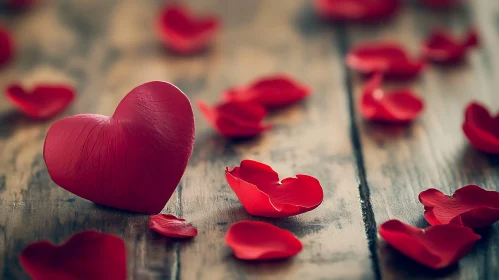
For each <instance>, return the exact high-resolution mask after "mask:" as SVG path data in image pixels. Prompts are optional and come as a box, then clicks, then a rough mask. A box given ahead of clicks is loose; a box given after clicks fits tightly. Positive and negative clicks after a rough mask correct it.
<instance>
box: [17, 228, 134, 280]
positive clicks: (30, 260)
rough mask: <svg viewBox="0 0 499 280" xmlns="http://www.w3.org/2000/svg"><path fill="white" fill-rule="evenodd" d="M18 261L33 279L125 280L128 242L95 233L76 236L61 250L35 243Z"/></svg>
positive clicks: (48, 244) (112, 236) (87, 232)
mask: <svg viewBox="0 0 499 280" xmlns="http://www.w3.org/2000/svg"><path fill="white" fill-rule="evenodd" d="M19 260H20V262H21V265H22V267H23V268H24V270H26V272H27V273H28V274H29V275H30V276H31V277H33V279H39V280H41V279H44V280H48V279H95V280H98V279H106V280H124V279H126V250H125V242H123V240H122V239H121V238H119V237H116V236H114V235H111V234H105V233H100V232H97V231H93V230H89V231H84V232H80V233H77V234H75V235H73V236H71V238H69V239H68V241H66V242H65V243H64V244H62V245H60V246H57V245H54V244H52V243H50V242H48V241H40V242H35V243H32V244H30V245H28V246H27V247H26V248H25V249H24V250H23V251H22V252H21V254H20V256H19Z"/></svg>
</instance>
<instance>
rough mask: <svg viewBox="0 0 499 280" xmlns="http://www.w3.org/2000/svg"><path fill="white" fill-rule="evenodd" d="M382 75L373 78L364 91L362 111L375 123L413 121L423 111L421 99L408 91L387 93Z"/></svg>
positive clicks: (365, 116)
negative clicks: (383, 86) (384, 89)
mask: <svg viewBox="0 0 499 280" xmlns="http://www.w3.org/2000/svg"><path fill="white" fill-rule="evenodd" d="M382 78H383V77H382V75H380V74H377V75H375V76H373V77H372V78H371V79H370V80H369V81H368V82H367V83H366V85H365V86H364V88H363V90H362V97H361V104H360V110H361V113H362V115H363V116H364V118H366V119H368V120H373V121H382V122H391V123H404V122H409V121H412V120H413V119H414V118H416V117H417V116H418V115H419V114H420V113H421V112H422V110H423V108H424V103H423V101H422V100H421V98H420V97H418V96H417V95H415V94H414V93H412V92H411V91H410V90H408V89H402V90H397V91H395V92H390V93H386V92H384V91H383V89H382V88H381V82H382Z"/></svg>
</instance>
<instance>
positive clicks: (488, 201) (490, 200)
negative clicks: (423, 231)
mask: <svg viewBox="0 0 499 280" xmlns="http://www.w3.org/2000/svg"><path fill="white" fill-rule="evenodd" d="M419 201H421V203H422V204H423V205H424V207H425V214H424V215H425V218H426V220H427V221H428V223H430V224H431V225H440V224H462V225H464V226H467V227H470V228H482V227H486V226H490V225H492V224H493V223H495V222H497V221H499V192H496V191H487V190H484V189H482V188H480V187H479V186H476V185H469V186H465V187H462V188H460V189H458V190H457V191H455V192H454V194H453V195H452V196H447V195H445V194H443V193H442V192H440V191H439V190H436V189H428V190H426V191H423V192H421V193H420V194H419Z"/></svg>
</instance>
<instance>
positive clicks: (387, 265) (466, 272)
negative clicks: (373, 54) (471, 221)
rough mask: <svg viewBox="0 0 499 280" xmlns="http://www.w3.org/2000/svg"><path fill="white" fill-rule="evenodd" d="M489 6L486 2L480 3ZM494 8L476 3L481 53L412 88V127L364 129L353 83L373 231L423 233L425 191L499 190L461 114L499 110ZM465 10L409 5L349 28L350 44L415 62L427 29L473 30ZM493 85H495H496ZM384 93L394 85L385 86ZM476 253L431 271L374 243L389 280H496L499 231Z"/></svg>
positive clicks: (357, 82)
mask: <svg viewBox="0 0 499 280" xmlns="http://www.w3.org/2000/svg"><path fill="white" fill-rule="evenodd" d="M485 2H487V3H485ZM491 2H493V1H473V3H474V5H475V7H474V11H475V13H474V17H473V18H474V19H479V18H480V19H481V21H480V22H479V28H480V31H483V32H482V36H485V38H484V40H483V41H484V43H485V46H484V47H483V48H482V50H480V51H478V52H474V53H473V54H472V55H471V56H470V58H469V60H468V62H467V63H465V64H463V65H459V66H457V67H431V68H429V69H428V71H427V72H426V73H425V74H424V76H423V77H422V78H421V79H419V80H417V81H414V82H413V83H409V84H399V85H398V86H406V87H412V88H413V89H414V90H415V91H416V92H418V93H419V94H421V95H422V96H423V97H424V98H425V100H426V110H425V112H424V113H423V115H422V116H421V117H420V118H419V119H418V120H416V121H415V122H414V123H413V124H412V125H407V126H393V125H392V126H390V125H381V124H373V123H368V122H365V121H363V120H362V118H361V117H360V115H359V113H358V102H359V98H360V89H361V86H362V81H361V79H359V77H357V76H355V75H354V76H352V77H353V78H352V79H351V81H350V82H351V83H352V84H353V90H352V93H351V94H354V96H355V98H354V100H355V102H356V103H355V107H356V115H357V121H356V127H357V129H358V132H359V135H360V142H361V149H362V154H363V162H364V165H365V170H366V178H367V185H368V187H369V190H370V198H371V202H372V206H373V210H374V214H375V218H376V222H377V225H379V224H381V223H383V222H385V221H387V220H389V219H400V220H402V221H404V222H407V223H409V224H413V225H416V226H427V223H426V222H425V221H424V218H423V212H424V211H423V207H422V205H421V204H420V203H419V201H418V199H417V196H418V194H419V193H420V192H421V191H423V190H425V189H427V188H438V189H440V190H442V191H444V192H446V193H452V192H453V191H454V190H456V189H457V188H459V187H462V186H464V185H467V184H478V185H480V186H482V187H486V188H489V189H495V190H499V187H498V185H497V180H498V179H499V169H498V165H497V162H498V161H497V159H496V158H495V157H492V156H488V155H485V154H482V153H480V152H478V151H476V150H475V149H473V148H472V147H470V146H469V145H468V144H467V140H466V139H465V137H464V135H463V133H462V131H461V124H462V121H463V115H464V108H465V106H466V104H467V103H468V102H470V101H471V100H473V99H475V100H479V101H482V102H484V103H485V104H488V105H489V106H490V107H491V108H493V109H498V108H499V96H498V95H497V93H496V88H497V77H498V76H497V75H498V71H499V70H498V66H497V65H498V64H497V63H495V62H497V61H498V56H497V54H496V52H497V49H498V44H497V39H496V38H497V37H496V36H497V27H496V26H495V25H494V24H496V23H495V22H494V20H495V17H496V16H497V14H496V13H497V11H498V10H497V7H495V8H494V9H493V8H492V7H491V6H492V5H495V6H497V5H496V4H491ZM470 24H471V22H470V11H469V10H466V9H464V10H460V9H458V10H452V11H447V12H445V11H439V12H435V11H431V12H430V11H428V10H427V9H425V8H424V7H420V6H408V7H406V9H405V10H404V13H403V14H401V15H400V16H399V17H397V18H396V19H395V20H394V21H392V22H389V23H386V24H382V25H379V26H374V27H365V26H350V27H348V34H349V41H350V42H349V43H350V45H353V44H355V43H357V42H360V41H365V40H376V39H390V40H395V41H399V42H401V43H402V44H403V45H405V46H406V47H407V48H408V49H409V50H410V51H411V52H412V53H413V54H414V55H416V54H417V51H418V50H419V46H420V42H421V40H422V39H423V38H425V36H426V35H427V34H428V32H429V31H430V29H431V28H432V26H436V25H441V26H447V27H449V28H453V29H455V30H456V31H464V30H465V29H466V27H467V26H468V25H470ZM494 80H496V81H494ZM387 86H388V87H390V86H394V85H393V84H390V83H387ZM483 234H484V235H483V236H484V237H483V240H481V241H480V242H479V243H478V245H477V246H476V248H475V249H474V250H473V252H472V253H471V254H470V255H469V256H467V257H465V258H464V259H463V260H462V261H461V262H460V264H459V265H458V266H453V267H450V268H449V269H446V270H443V271H439V272H434V271H431V270H429V269H426V268H424V267H423V266H421V265H418V264H416V263H414V262H413V261H411V260H409V259H408V258H406V257H404V256H402V255H401V254H399V253H398V252H396V251H395V250H393V249H392V248H390V247H389V246H387V245H386V244H385V243H384V242H383V241H381V240H378V256H379V260H380V261H379V265H380V270H381V274H382V277H383V278H386V279H418V278H420V279H423V278H424V279H428V278H434V277H438V278H439V277H444V278H449V279H497V278H498V277H499V274H498V268H497V265H496V264H497V261H498V259H499V251H498V244H499V227H498V226H497V225H496V226H494V227H493V229H489V230H485V231H484V232H483Z"/></svg>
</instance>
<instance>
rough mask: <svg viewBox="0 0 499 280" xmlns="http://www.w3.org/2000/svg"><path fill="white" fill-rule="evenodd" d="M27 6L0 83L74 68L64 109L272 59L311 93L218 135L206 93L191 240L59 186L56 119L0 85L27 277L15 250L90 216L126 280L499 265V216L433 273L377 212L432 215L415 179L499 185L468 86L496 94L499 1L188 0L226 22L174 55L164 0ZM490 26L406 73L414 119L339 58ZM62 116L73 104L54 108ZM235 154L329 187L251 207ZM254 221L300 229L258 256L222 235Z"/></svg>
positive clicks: (261, 68) (12, 18)
mask: <svg viewBox="0 0 499 280" xmlns="http://www.w3.org/2000/svg"><path fill="white" fill-rule="evenodd" d="M40 2H41V3H39V4H38V5H36V6H35V7H34V8H33V9H30V10H27V11H25V12H19V13H7V12H2V13H1V14H0V18H1V21H2V22H4V23H5V24H6V26H8V27H9V28H10V29H11V30H12V32H13V33H14V36H15V39H16V42H17V47H18V48H17V49H18V53H17V55H16V59H15V60H14V61H13V62H12V63H11V64H10V65H9V66H7V67H5V68H4V69H2V71H1V75H0V85H1V86H5V85H6V84H8V83H9V82H11V81H14V80H20V81H22V82H24V83H27V84H30V83H33V82H36V81H65V82H70V83H72V84H74V85H75V86H76V88H77V89H78V98H77V100H76V102H75V103H74V105H73V106H72V107H71V108H70V109H69V110H67V112H66V113H65V115H71V114H76V113H99V114H112V113H113V110H114V108H115V106H116V105H117V103H118V102H119V101H120V100H121V98H122V97H123V96H124V95H125V94H126V93H127V92H128V91H129V90H130V89H132V88H133V87H135V86H136V85H139V84H141V83H143V82H146V81H150V80H166V81H170V82H173V83H174V84H175V85H177V86H178V87H180V88H181V89H182V90H183V91H184V92H185V93H186V94H187V95H188V96H189V97H190V98H191V99H192V100H193V101H195V100H197V99H203V100H206V101H208V102H210V103H212V102H215V101H217V100H218V99H219V98H220V93H221V92H222V90H223V89H225V88H226V87H228V86H231V85H235V84H240V83H246V82H248V81H250V80H252V79H253V78H256V77H258V76H260V75H263V74H269V73H274V72H285V73H289V74H291V75H293V76H295V77H297V78H298V79H299V80H301V81H303V82H305V83H307V84H309V85H310V86H311V87H312V88H313V91H314V95H313V96H312V97H310V98H309V99H308V100H307V101H306V102H304V103H303V104H299V105H296V106H293V107H291V108H289V109H286V110H284V111H281V112H279V113H276V114H274V115H272V116H271V117H270V121H271V122H272V123H275V124H276V125H275V129H273V130H271V131H269V132H268V133H266V134H264V135H263V136H262V137H260V138H258V139H254V140H251V141H245V142H231V141H227V140H225V139H223V138H222V137H220V136H217V135H216V134H215V132H214V131H213V130H212V129H211V128H209V127H208V125H207V123H206V121H205V120H204V119H202V117H201V115H200V113H199V111H198V110H197V108H195V116H196V129H197V133H196V146H195V151H194V154H193V156H192V159H191V161H190V163H189V166H188V168H187V171H186V173H185V175H184V177H183V179H182V181H181V184H180V186H179V187H178V189H177V191H176V193H175V194H174V196H173V197H172V198H171V199H170V201H169V203H168V205H167V207H166V208H165V210H164V212H168V213H175V214H177V215H179V216H182V217H184V218H186V219H187V220H189V221H192V222H193V223H194V224H195V225H196V226H197V228H198V229H199V236H197V237H196V238H194V239H193V240H192V241H173V240H169V239H166V238H163V237H161V236H159V235H157V234H155V233H153V232H152V231H150V230H149V229H148V227H147V220H148V216H147V215H140V214H134V213H127V212H123V211H118V210H115V209H111V208H106V207H101V206H98V205H95V204H93V203H91V202H88V201H86V200H83V199H80V198H78V197H75V196H74V195H72V194H71V193H69V192H67V191H65V190H63V189H62V188H59V187H58V186H57V185H55V183H53V182H52V181H51V179H50V177H49V175H48V173H47V169H46V167H45V164H44V161H43V157H42V146H43V142H44V138H45V135H46V132H47V130H48V128H49V127H50V125H51V123H53V122H54V121H55V120H56V119H57V118H56V119H53V120H50V121H46V122H33V121H30V120H28V119H26V118H24V117H22V116H21V115H20V114H19V113H17V112H16V111H15V110H13V109H12V107H11V106H10V105H9V104H8V103H7V102H6V100H5V98H4V97H3V96H0V278H3V279H23V278H27V276H26V274H25V273H24V272H23V270H22V268H21V266H20V264H19V262H18V255H19V252H20V251H21V250H22V249H23V248H24V247H25V246H26V245H27V244H29V243H31V242H34V241H37V240H40V239H48V240H51V241H53V242H56V243H60V242H62V241H64V240H65V239H67V238H68V237H69V236H70V235H72V234H74V233H76V232H79V231H82V230H86V229H97V230H100V231H103V232H108V233H113V234H116V235H118V236H120V237H122V238H123V239H124V240H125V242H126V246H127V251H128V272H129V275H130V278H131V279H381V278H382V279H422V278H446V279H499V225H497V224H496V225H495V226H494V227H493V228H491V229H487V230H485V231H483V232H482V234H483V235H484V238H483V239H482V240H481V241H480V242H479V243H478V245H477V246H476V248H475V249H474V250H473V252H472V253H471V254H470V255H468V256H466V257H465V258H464V259H462V260H461V262H460V263H459V265H455V266H452V267H450V268H448V269H445V270H443V271H438V272H434V271H431V270H429V269H426V268H424V267H422V266H421V265H418V264H416V263H414V262H413V261H411V260H409V259H408V258H406V257H404V256H402V255H401V254H399V253H397V252H396V251H395V250H394V249H392V248H390V247H389V246H387V245H386V244H385V243H384V241H382V240H380V238H379V237H378V236H377V225H379V224H381V223H382V222H384V221H386V220H388V219H391V218H396V219H400V220H402V221H405V222H407V223H410V224H413V225H417V226H423V227H424V226H426V225H427V223H426V222H425V221H424V219H423V215H422V214H423V207H422V205H421V204H420V203H419V202H418V200H417V195H418V194H419V192H420V191H422V190H424V189H427V188H430V187H433V188H438V189H440V190H442V191H444V192H446V193H452V192H453V190H455V189H457V188H459V187H461V186H464V185H466V184H471V183H475V184H479V185H480V186H482V187H485V188H489V189H495V190H499V186H498V182H499V158H497V157H492V156H488V155H486V154H482V153H480V152H477V151H476V150H475V149H473V148H472V147H470V146H469V145H468V143H467V141H466V139H465V138H464V136H463V133H462V132H461V128H460V126H461V122H462V120H463V110H464V107H465V105H466V104H467V103H468V102H469V101H471V100H472V99H477V100H480V101H482V102H484V103H486V104H488V105H489V106H490V107H491V108H493V109H499V93H498V88H499V36H498V34H499V1H496V0H475V1H469V2H470V3H471V2H472V3H471V7H469V9H457V10H452V11H441V12H435V11H429V10H427V9H425V8H424V7H422V6H420V5H417V4H410V5H407V6H406V7H405V8H404V10H403V11H402V12H401V13H400V14H399V15H398V16H397V17H396V18H395V19H394V20H393V21H390V22H388V23H386V24H380V25H375V26H373V25H370V26H366V25H344V24H336V25H335V24H324V23H323V22H321V21H319V20H318V19H317V17H316V16H315V15H314V13H313V11H312V9H311V5H310V3H309V1H307V0H266V1H263V0H260V1H257V0H252V1H246V0H197V1H194V0H193V1H186V2H188V3H189V4H190V5H191V6H192V7H193V8H194V9H196V10H198V11H211V12H214V13H216V14H218V15H220V17H221V18H222V20H223V23H224V26H223V31H222V32H221V35H220V37H219V38H218V40H217V42H216V44H215V45H214V46H213V48H211V49H210V50H208V51H207V52H205V53H202V54H200V55H196V56H193V57H179V56H175V55H173V54H171V53H169V52H167V51H165V50H164V48H163V47H162V46H161V44H160V43H159V42H158V39H157V37H156V36H155V32H154V29H153V28H152V26H153V25H154V21H155V16H156V14H157V11H158V8H159V7H160V6H161V5H162V4H163V3H164V1H162V0H106V1H98V0H78V1H70V0H60V1H58V0H54V1H49V0H48V1H40ZM470 24H474V25H476V26H477V27H478V28H479V31H480V34H481V36H482V47H481V49H480V50H479V51H476V52H474V53H473V54H471V55H470V57H469V59H468V61H467V63H464V64H463V65H459V66H457V67H454V68H441V67H431V68H429V69H428V71H426V72H425V73H424V75H423V77H422V78H421V79H419V80H417V81H414V82H412V83H410V84H409V85H407V86H410V87H412V88H414V89H415V90H416V91H417V92H419V93H420V94H421V95H422V96H423V97H424V98H425V99H426V105H427V107H426V111H425V112H424V114H423V115H422V116H421V117H420V118H419V119H418V120H417V121H415V122H414V123H413V124H412V125H408V126H386V125H377V124H371V123H367V122H365V121H363V120H362V119H361V117H360V116H359V113H358V107H357V101H358V98H359V88H360V87H361V85H362V83H361V80H360V78H359V77H357V75H355V74H352V73H349V71H347V69H346V68H345V65H344V63H343V58H344V56H345V53H346V52H347V50H348V49H349V48H350V47H351V46H352V45H353V44H355V43H356V42H360V41H365V40H372V39H393V40H397V41H399V42H401V43H402V44H404V45H405V46H406V47H407V48H408V49H409V50H411V51H412V52H414V53H416V51H417V50H418V47H419V44H420V42H421V40H422V38H424V37H425V36H426V35H427V33H428V32H429V30H430V29H431V28H432V27H433V26H436V25H442V26H447V27H450V28H454V29H456V30H464V29H466V28H467V26H469V25H470ZM60 117H62V116H60ZM242 159H256V160H259V161H262V162H264V163H267V164H270V165H271V166H273V167H274V168H275V169H276V170H277V171H278V172H280V173H281V174H283V175H287V176H292V175H294V174H296V173H305V174H310V175H312V176H315V177H317V178H318V179H319V180H320V181H321V183H322V186H323V187H324V191H325V199H324V202H323V204H322V205H321V206H320V207H319V208H317V209H316V210H314V211H312V212H309V213H306V214H303V215H300V216H298V217H291V218H285V219H260V218H255V217H251V216H249V215H248V214H247V213H246V212H245V211H244V209H243V208H242V206H241V205H240V203H239V201H238V200H237V197H236V196H235V195H234V193H233V192H232V190H231V189H230V188H229V187H228V185H227V183H226V181H225V178H224V169H225V167H226V166H235V165H238V163H239V161H240V160H242ZM245 219H256V220H264V221H268V222H271V223H274V224H276V225H278V226H279V227H282V228H285V229H288V230H290V231H292V232H293V233H294V234H295V235H297V236H298V237H299V238H300V239H301V240H302V242H303V244H304V250H303V252H302V253H301V254H299V255H298V256H297V257H296V258H293V259H291V260H287V261H279V262H262V263H251V262H244V261H239V260H237V259H235V258H234V257H233V256H232V254H231V251H230V249H229V248H228V247H227V246H226V245H225V243H224V241H223V238H224V235H225V233H226V231H227V229H228V228H229V226H230V225H231V224H232V223H234V222H237V221H241V220H245Z"/></svg>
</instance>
